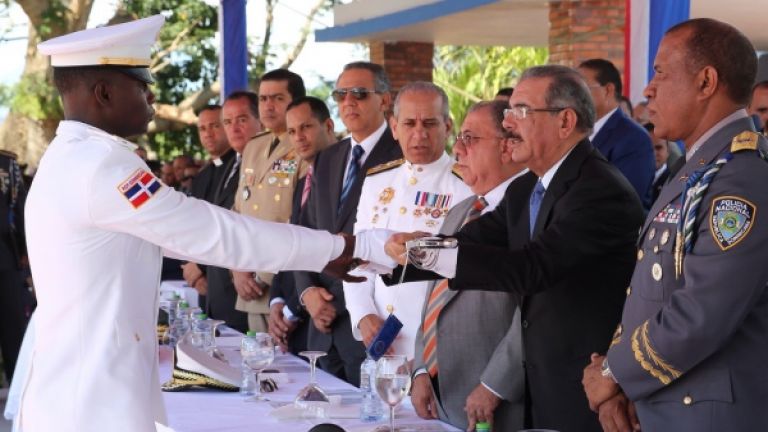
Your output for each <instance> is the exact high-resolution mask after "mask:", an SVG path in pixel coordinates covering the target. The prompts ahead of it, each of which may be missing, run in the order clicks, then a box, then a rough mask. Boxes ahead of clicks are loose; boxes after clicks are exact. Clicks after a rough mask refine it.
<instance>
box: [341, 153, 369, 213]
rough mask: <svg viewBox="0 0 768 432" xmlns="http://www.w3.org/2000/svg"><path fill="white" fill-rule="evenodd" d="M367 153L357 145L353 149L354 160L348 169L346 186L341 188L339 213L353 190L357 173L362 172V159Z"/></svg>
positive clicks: (345, 180)
mask: <svg viewBox="0 0 768 432" xmlns="http://www.w3.org/2000/svg"><path fill="white" fill-rule="evenodd" d="M363 153H365V150H363V146H361V145H355V146H354V147H352V158H351V159H350V160H349V168H348V169H347V177H346V178H345V179H344V186H343V187H342V188H341V197H340V198H339V208H338V209H337V212H340V211H341V207H342V206H343V205H344V201H346V199H347V196H349V192H350V191H351V190H352V185H353V184H354V183H355V179H357V172H358V171H360V158H361V157H362V156H363Z"/></svg>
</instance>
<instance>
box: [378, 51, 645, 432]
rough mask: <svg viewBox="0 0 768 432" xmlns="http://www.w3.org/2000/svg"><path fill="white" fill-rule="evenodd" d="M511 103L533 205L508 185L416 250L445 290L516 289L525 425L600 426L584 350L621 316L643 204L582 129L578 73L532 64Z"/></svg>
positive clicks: (509, 122)
mask: <svg viewBox="0 0 768 432" xmlns="http://www.w3.org/2000/svg"><path fill="white" fill-rule="evenodd" d="M509 105H510V108H509V109H508V110H506V113H507V115H506V116H505V120H504V127H505V129H506V130H507V131H508V133H509V134H510V137H511V139H512V143H513V146H512V147H513V150H512V157H513V159H514V160H515V161H516V162H520V163H524V164H525V165H526V166H527V167H528V169H529V170H530V171H531V172H530V173H528V174H526V176H523V177H521V180H527V181H530V183H529V184H530V185H531V188H532V189H533V190H532V191H530V194H529V196H530V199H529V203H528V205H527V206H525V205H524V206H520V204H519V202H515V199H514V198H515V197H513V196H512V195H510V193H508V194H507V196H506V197H505V198H504V200H503V201H502V202H501V203H500V204H499V206H498V207H497V208H496V210H494V211H493V212H491V213H489V214H488V215H485V216H483V217H481V218H479V219H478V220H476V221H474V222H473V223H470V224H468V225H466V226H465V227H464V228H463V229H462V230H461V231H460V232H459V233H458V234H457V235H456V238H457V239H458V248H454V249H445V250H439V251H438V250H436V249H427V250H423V251H415V253H412V254H411V256H412V257H413V258H416V265H420V266H422V267H424V268H425V269H427V270H434V271H437V272H438V273H440V274H441V275H443V276H445V277H448V278H450V279H452V280H451V282H450V287H451V288H452V289H459V290H488V291H512V292H515V293H517V294H519V295H521V296H522V304H521V312H522V315H521V317H522V329H523V330H522V332H523V346H524V350H525V365H524V367H525V374H526V392H527V395H526V396H527V399H528V401H527V403H526V411H527V412H526V423H527V424H526V427H535V428H548V429H556V430H561V431H595V432H598V431H601V428H600V424H599V422H598V418H597V415H595V414H594V413H593V412H591V411H590V409H589V405H588V403H587V398H586V397H585V395H584V392H583V389H582V388H581V385H580V383H579V378H580V376H581V372H582V369H583V367H584V366H585V365H586V364H588V363H589V359H590V354H591V352H593V351H594V349H596V348H597V349H602V350H605V349H607V347H608V344H609V343H610V341H611V334H612V332H613V329H614V328H615V327H616V324H617V322H618V320H619V317H620V315H621V308H622V305H623V303H624V291H625V289H626V287H627V283H628V282H629V276H630V275H631V272H632V268H633V265H634V255H635V241H636V239H637V231H638V228H639V227H640V224H641V222H642V215H643V211H642V206H641V204H640V200H639V199H638V198H637V194H636V193H635V192H634V191H633V189H632V186H631V185H630V184H629V182H627V180H626V179H625V178H624V176H622V175H621V173H620V172H619V171H618V170H617V169H616V168H615V167H614V166H613V165H611V164H610V163H609V162H608V161H606V160H605V158H604V157H603V156H602V155H601V154H600V152H599V151H597V150H596V149H595V148H594V147H593V146H592V145H591V144H590V142H589V140H588V139H587V134H588V133H589V130H590V129H591V128H592V124H593V122H594V118H595V114H594V113H595V112H594V107H593V105H592V100H591V98H590V97H589V90H588V88H587V86H586V84H585V83H584V81H583V80H582V79H581V77H580V76H579V75H578V73H576V72H575V71H573V70H572V69H569V68H566V67H563V66H556V65H549V66H538V67H534V68H531V69H528V70H527V71H525V72H524V73H523V75H522V77H521V78H520V82H519V83H518V85H517V86H516V87H515V92H514V94H513V95H512V97H511V98H510V101H509ZM526 177H528V178H526ZM530 177H533V178H530ZM534 183H535V186H533V185H534ZM415 236H417V234H398V235H395V236H393V237H392V238H391V239H390V240H389V241H388V243H387V250H388V254H389V255H390V256H391V257H393V258H395V257H400V258H397V259H401V256H402V254H403V253H404V251H405V247H404V241H405V240H408V239H409V238H413V237H415ZM363 258H364V257H363ZM409 271H410V270H409ZM414 273H415V272H414ZM476 319H482V318H479V317H478V318H476Z"/></svg>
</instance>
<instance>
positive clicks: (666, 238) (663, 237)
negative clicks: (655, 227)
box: [659, 229, 669, 246]
mask: <svg viewBox="0 0 768 432" xmlns="http://www.w3.org/2000/svg"><path fill="white" fill-rule="evenodd" d="M659 241H660V242H661V245H662V246H664V245H665V244H667V242H668V241H669V230H668V229H665V230H664V232H663V233H661V240H659Z"/></svg>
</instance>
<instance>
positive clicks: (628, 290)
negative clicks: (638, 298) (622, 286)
mask: <svg viewBox="0 0 768 432" xmlns="http://www.w3.org/2000/svg"><path fill="white" fill-rule="evenodd" d="M630 294H632V287H627V297H629V295H630Z"/></svg>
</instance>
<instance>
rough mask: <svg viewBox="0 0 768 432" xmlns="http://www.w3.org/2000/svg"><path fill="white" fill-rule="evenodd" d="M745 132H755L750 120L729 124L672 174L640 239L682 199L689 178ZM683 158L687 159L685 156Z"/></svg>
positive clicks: (652, 210) (649, 213)
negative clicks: (655, 221) (735, 137)
mask: <svg viewBox="0 0 768 432" xmlns="http://www.w3.org/2000/svg"><path fill="white" fill-rule="evenodd" d="M745 130H753V128H752V124H751V121H750V119H748V118H743V119H738V120H735V121H733V122H731V123H729V124H727V125H726V126H725V127H723V128H722V129H720V130H719V131H717V132H716V133H715V134H714V135H712V136H711V137H710V138H709V139H708V140H707V141H706V142H704V144H703V145H702V146H701V147H700V148H699V149H698V150H697V151H696V153H694V154H693V157H691V160H689V161H687V162H685V164H684V165H683V166H682V168H680V170H678V172H677V173H676V174H674V176H673V175H672V174H670V178H669V181H668V182H667V184H666V185H665V186H664V188H662V189H661V192H659V197H658V198H657V199H656V202H655V203H654V204H653V206H652V207H651V211H650V212H648V217H647V218H646V219H645V224H644V225H643V230H642V231H641V232H640V239H642V238H643V236H644V235H645V232H646V231H647V230H648V227H649V226H650V225H651V223H652V222H653V219H654V218H655V217H656V215H658V214H659V212H660V211H661V210H662V209H663V208H664V207H666V206H667V204H669V203H671V202H672V201H674V200H675V199H679V198H680V194H681V193H682V192H683V186H684V185H685V181H686V180H687V179H688V177H689V176H690V175H691V174H692V173H693V172H694V171H696V170H697V169H699V168H701V167H702V166H704V165H708V164H710V163H712V162H713V161H714V160H715V158H717V157H718V156H720V154H721V153H722V152H723V151H724V150H725V149H726V148H727V147H728V146H729V145H730V144H731V139H733V137H734V136H736V134H738V133H740V132H743V131H745ZM682 157H683V159H685V155H683V156H682ZM681 216H682V215H681ZM638 241H639V240H638Z"/></svg>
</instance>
